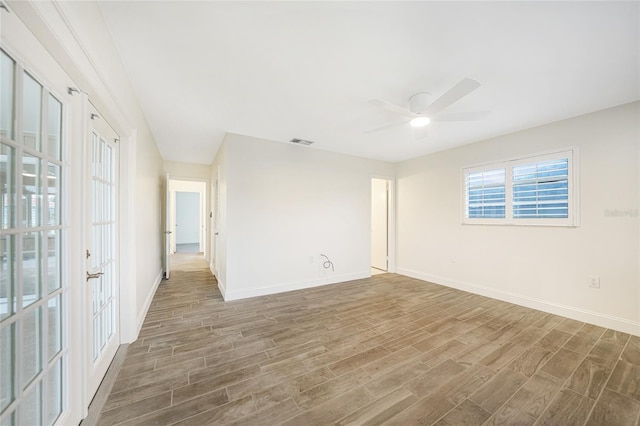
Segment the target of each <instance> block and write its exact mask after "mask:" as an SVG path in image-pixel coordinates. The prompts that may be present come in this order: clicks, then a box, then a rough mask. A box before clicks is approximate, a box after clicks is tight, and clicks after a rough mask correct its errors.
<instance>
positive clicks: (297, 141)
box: [289, 138, 313, 146]
mask: <svg viewBox="0 0 640 426" xmlns="http://www.w3.org/2000/svg"><path fill="white" fill-rule="evenodd" d="M289 142H291V143H297V144H298V145H307V146H309V145H311V144H312V143H313V142H312V141H308V140H306V139H298V138H293V139H291V140H290V141H289Z"/></svg>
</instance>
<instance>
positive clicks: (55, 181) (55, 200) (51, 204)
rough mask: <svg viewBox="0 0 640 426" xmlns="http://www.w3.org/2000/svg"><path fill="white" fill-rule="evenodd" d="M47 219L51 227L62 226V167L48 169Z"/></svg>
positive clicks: (52, 166)
mask: <svg viewBox="0 0 640 426" xmlns="http://www.w3.org/2000/svg"><path fill="white" fill-rule="evenodd" d="M47 203H48V204H47V217H48V224H49V226H56V225H60V166H56V165H55V164H51V163H49V166H48V167H47Z"/></svg>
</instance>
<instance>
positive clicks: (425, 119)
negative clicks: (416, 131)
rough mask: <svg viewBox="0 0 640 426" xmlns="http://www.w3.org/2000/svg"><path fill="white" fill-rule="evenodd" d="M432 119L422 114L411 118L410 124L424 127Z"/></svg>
mask: <svg viewBox="0 0 640 426" xmlns="http://www.w3.org/2000/svg"><path fill="white" fill-rule="evenodd" d="M430 121H431V120H429V117H425V116H423V115H420V116H418V117H416V118H414V119H412V120H411V122H410V124H411V127H424V126H426V125H427V124H429V122H430Z"/></svg>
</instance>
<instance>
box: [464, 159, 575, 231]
mask: <svg viewBox="0 0 640 426" xmlns="http://www.w3.org/2000/svg"><path fill="white" fill-rule="evenodd" d="M560 158H567V159H568V161H569V165H568V167H569V177H568V186H569V194H568V203H569V205H568V215H567V217H566V218H514V217H513V167H515V166H520V165H523V164H531V163H538V162H542V161H548V160H554V159H560ZM578 158H579V148H578V147H577V146H572V147H568V148H564V149H561V150H553V151H545V152H540V153H537V154H532V155H526V156H520V157H514V158H509V159H505V160H502V161H498V162H494V163H483V164H480V165H473V166H466V167H462V168H461V170H460V186H459V187H460V189H461V196H460V222H461V224H462V225H503V226H504V225H506V226H551V227H578V226H580V215H579V211H580V209H579V205H580V204H579V202H580V200H579V190H578V189H579V161H578ZM496 169H504V170H505V196H506V202H505V217H504V218H469V217H467V189H466V176H467V174H468V173H473V172H480V171H488V170H496Z"/></svg>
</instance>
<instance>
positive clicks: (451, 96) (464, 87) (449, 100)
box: [423, 78, 481, 117]
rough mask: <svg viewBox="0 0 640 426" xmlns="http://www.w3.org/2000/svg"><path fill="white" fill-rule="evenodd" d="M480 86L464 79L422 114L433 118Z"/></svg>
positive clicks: (473, 81) (468, 79) (475, 82)
mask: <svg viewBox="0 0 640 426" xmlns="http://www.w3.org/2000/svg"><path fill="white" fill-rule="evenodd" d="M480 86H481V84H480V83H478V82H477V81H475V80H471V79H470V78H464V79H462V80H460V82H458V84H456V85H455V86H453V87H452V88H451V89H449V90H448V91H447V92H446V93H445V94H444V95H442V96H440V97H439V98H438V99H436V100H435V101H433V103H432V104H431V105H429V107H428V108H427V109H426V110H425V111H423V114H424V115H426V116H427V117H433V116H434V115H436V114H437V113H439V112H440V111H442V110H443V109H445V108H446V107H448V106H449V105H452V104H454V103H455V102H457V101H459V100H460V99H462V98H464V97H465V96H467V95H468V94H469V93H471V92H473V91H474V90H476V89H477V88H478V87H480Z"/></svg>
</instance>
